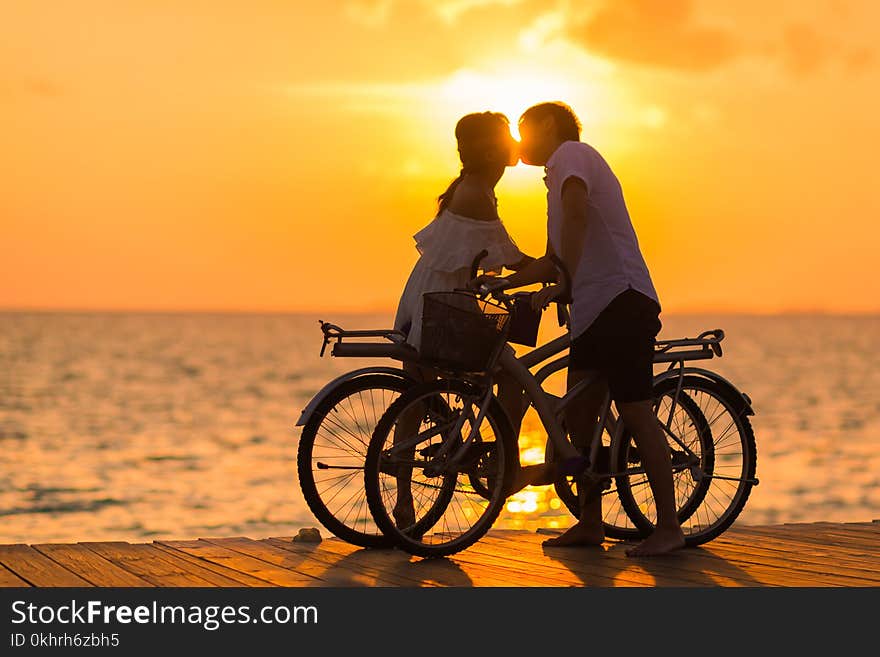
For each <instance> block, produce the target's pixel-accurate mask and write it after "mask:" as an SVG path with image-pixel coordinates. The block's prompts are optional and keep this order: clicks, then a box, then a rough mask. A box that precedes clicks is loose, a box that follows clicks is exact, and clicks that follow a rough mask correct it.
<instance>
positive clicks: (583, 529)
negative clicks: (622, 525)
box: [543, 522, 605, 547]
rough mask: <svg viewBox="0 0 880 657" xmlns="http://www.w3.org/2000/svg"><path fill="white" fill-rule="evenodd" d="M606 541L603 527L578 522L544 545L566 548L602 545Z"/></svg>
mask: <svg viewBox="0 0 880 657" xmlns="http://www.w3.org/2000/svg"><path fill="white" fill-rule="evenodd" d="M604 541H605V530H604V529H602V525H599V526H598V527H596V526H595V525H588V524H585V523H580V522H577V523H575V524H573V525H572V526H571V527H569V528H568V529H566V530H565V531H564V532H563V533H562V534H560V535H559V536H556V537H555V538H548V539H547V540H546V541H544V543H543V545H546V546H548V547H566V546H569V545H602V543H603V542H604Z"/></svg>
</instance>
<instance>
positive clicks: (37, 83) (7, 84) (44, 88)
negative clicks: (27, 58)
mask: <svg viewBox="0 0 880 657" xmlns="http://www.w3.org/2000/svg"><path fill="white" fill-rule="evenodd" d="M66 93H67V90H66V89H65V88H64V87H63V86H62V85H61V84H59V83H58V82H56V81H54V80H51V79H49V78H46V77H27V78H21V79H17V80H15V79H12V80H0V96H2V97H6V98H15V97H18V98H30V99H42V100H53V99H55V98H60V97H62V96H64V95H65V94H66Z"/></svg>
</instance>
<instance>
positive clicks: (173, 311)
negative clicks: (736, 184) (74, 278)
mask: <svg viewBox="0 0 880 657" xmlns="http://www.w3.org/2000/svg"><path fill="white" fill-rule="evenodd" d="M394 312H395V309H394V308H350V309H341V308H302V309H256V308H254V309H235V308H149V307H131V308H113V307H86V306H70V307H63V306H60V307H59V306H32V307H28V306H7V307H3V306H0V313H2V314H25V313H34V314H47V315H49V314H119V315H122V314H131V315H317V314H321V313H336V314H340V315H378V314H393V313H394ZM706 314H716V315H753V316H770V317H772V316H790V315H827V316H849V317H852V316H859V317H870V316H875V315H880V308H877V309H872V310H829V309H822V308H803V309H798V308H793V309H780V310H756V309H751V310H749V309H719V308H702V309H678V310H664V311H662V313H661V315H667V316H672V315H706Z"/></svg>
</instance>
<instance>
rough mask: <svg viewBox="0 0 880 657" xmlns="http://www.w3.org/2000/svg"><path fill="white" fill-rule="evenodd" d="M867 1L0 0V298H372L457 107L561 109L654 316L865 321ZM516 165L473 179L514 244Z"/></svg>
mask: <svg viewBox="0 0 880 657" xmlns="http://www.w3.org/2000/svg"><path fill="white" fill-rule="evenodd" d="M878 43H880V3H875V2H872V1H870V0H863V1H855V0H853V1H847V0H807V1H794V0H791V1H771V2H767V1H766V0H761V1H758V0H740V1H737V2H726V1H725V2H722V1H720V0H718V1H715V0H693V1H688V0H596V1H582V2H553V1H552V0H519V1H518V0H425V1H419V0H410V1H404V0H397V1H393V0H384V1H370V2H366V1H351V2H332V1H331V2H311V1H310V2H295V1H292V0H274V1H272V0H248V1H247V2H245V1H243V0H215V1H213V2H191V1H187V0H176V1H171V0H149V1H148V0H126V1H125V2H119V1H118V0H106V1H101V2H98V1H93V0H76V1H74V0H70V1H61V0H57V1H49V0H45V1H40V0H12V1H11V2H10V1H8V0H7V1H5V2H3V4H2V6H0V62H2V63H0V126H2V127H0V308H5V309H19V308H28V309H31V308H40V309H43V308H45V309H143V310H230V311H299V310H305V311H313V310H325V309H330V310H339V311H342V310H378V309H383V310H384V309H391V308H393V307H394V305H395V304H396V302H397V299H398V298H399V295H400V292H401V290H402V287H403V283H404V281H405V278H406V275H407V274H408V272H409V270H410V268H411V267H412V265H413V263H414V262H415V260H416V256H417V254H416V251H415V249H414V244H413V240H412V235H413V233H415V232H416V231H417V230H418V229H420V228H421V227H422V226H423V225H425V224H426V223H427V222H428V221H430V219H431V217H432V215H433V212H434V209H435V202H436V196H437V194H439V193H440V192H441V191H442V190H443V189H444V188H445V186H446V184H447V183H448V182H449V180H450V179H451V178H452V177H454V176H455V175H456V174H457V172H458V160H457V153H456V150H455V141H454V138H453V127H454V125H455V122H456V121H457V119H458V118H459V117H460V116H461V115H463V114H465V113H468V112H472V111H482V110H486V109H492V110H498V111H503V112H505V113H507V114H508V116H509V117H510V118H511V121H512V123H514V124H515V123H516V119H517V117H518V115H519V113H520V112H521V111H522V110H524V109H525V108H526V107H528V106H529V105H531V104H533V103H536V102H540V101H545V100H564V101H566V102H568V103H569V104H570V105H571V106H572V107H573V108H574V110H575V111H576V112H577V113H578V114H579V116H580V118H581V120H582V122H583V125H584V131H583V135H582V139H583V140H584V141H586V142H588V143H591V144H592V145H594V146H596V147H597V148H598V149H599V150H600V152H602V153H603V155H604V156H605V157H606V159H607V160H608V161H609V163H610V164H611V166H612V167H613V168H614V170H615V171H616V173H617V175H618V177H619V178H620V180H621V183H622V185H623V190H624V195H625V198H626V200H627V203H628V206H629V210H630V214H631V216H632V218H633V223H634V226H635V229H636V232H637V234H638V236H639V240H640V243H641V246H642V249H643V252H644V255H645V258H646V260H647V262H648V266H649V268H650V270H651V273H652V276H653V278H654V282H655V285H656V287H657V289H658V292H659V294H660V298H661V302H662V304H663V308H664V311H665V312H702V311H743V312H758V313H774V312H792V311H794V312H797V311H822V312H880V283H878V279H880V277H878V273H877V272H878V265H877V261H878V257H880V166H878V163H877V159H878V157H880V52H878V48H880V46H878V45H877V44H878ZM542 176H543V170H541V169H539V168H535V167H526V166H524V165H520V166H518V167H517V168H515V169H510V170H508V173H507V175H506V176H505V178H504V179H502V181H501V183H500V184H499V187H498V189H497V193H498V197H499V210H500V213H501V216H502V218H503V220H504V222H505V224H506V225H507V227H508V230H509V231H510V233H511V234H512V235H513V237H514V238H515V239H516V241H517V242H518V243H519V245H520V247H521V248H522V249H523V250H525V251H526V252H529V253H532V254H536V255H538V254H540V253H541V252H542V251H543V248H544V240H545V232H544V230H545V221H546V215H545V189H544V187H543V183H542V181H541V178H542Z"/></svg>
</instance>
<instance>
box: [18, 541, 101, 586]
mask: <svg viewBox="0 0 880 657" xmlns="http://www.w3.org/2000/svg"><path fill="white" fill-rule="evenodd" d="M0 563H2V564H3V565H4V566H6V568H8V569H9V570H10V571H12V572H13V573H14V574H15V575H16V576H18V577H19V578H20V579H23V580H25V581H26V582H27V583H28V584H30V585H31V586H91V584H90V583H89V582H87V581H86V580H84V579H83V578H82V577H80V576H78V575H77V574H75V573H72V572H71V571H69V570H68V569H67V568H65V567H64V566H62V565H60V564H59V563H57V562H55V561H52V559H50V558H49V557H47V556H45V555H44V554H40V553H39V552H37V551H36V550H35V549H34V548H32V547H30V546H29V545H22V544H15V545H0Z"/></svg>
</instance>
